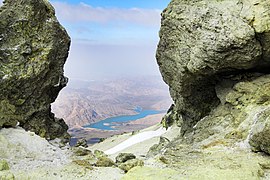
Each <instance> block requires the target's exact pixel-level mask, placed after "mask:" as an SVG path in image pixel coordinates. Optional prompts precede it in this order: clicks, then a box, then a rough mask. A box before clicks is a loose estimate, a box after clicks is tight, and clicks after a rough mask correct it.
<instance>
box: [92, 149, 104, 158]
mask: <svg viewBox="0 0 270 180" xmlns="http://www.w3.org/2000/svg"><path fill="white" fill-rule="evenodd" d="M94 155H95V156H96V157H97V158H99V157H107V154H105V153H104V152H103V151H100V150H97V149H96V150H95V151H94Z"/></svg>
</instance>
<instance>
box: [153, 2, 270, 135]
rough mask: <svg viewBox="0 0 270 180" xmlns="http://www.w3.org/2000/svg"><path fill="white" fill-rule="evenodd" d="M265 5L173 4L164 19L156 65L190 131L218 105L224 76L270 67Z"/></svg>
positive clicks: (269, 27) (269, 23) (269, 24)
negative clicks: (220, 86)
mask: <svg viewBox="0 0 270 180" xmlns="http://www.w3.org/2000/svg"><path fill="white" fill-rule="evenodd" d="M269 9H270V7H269V1H267V0H259V1H255V0H243V1H237V0H222V1H217V0H212V1H206V0H200V1H195V0H191V1H187V0H175V1H172V2H171V3H170V4H169V6H168V7H167V8H166V9H165V10H164V11H163V13H162V23H161V29H160V42H159V45H158V50H157V55H156V56H157V61H158V64H159V66H160V70H161V73H162V76H163V78H164V80H165V82H166V83H167V84H168V85H169V86H170V93H171V96H172V98H173V100H174V102H175V104H176V109H177V111H178V113H179V114H180V115H181V116H182V117H183V119H184V120H185V121H186V122H185V124H184V126H185V127H184V128H183V129H182V131H189V130H190V128H191V127H192V126H194V125H195V124H196V122H198V121H199V120H200V119H201V118H203V117H204V116H206V115H208V114H209V113H210V111H211V110H212V109H213V108H214V107H216V106H217V105H218V104H219V103H220V100H219V98H218V97H217V95H216V91H215V85H216V84H217V83H218V82H219V81H222V79H223V77H224V76H227V75H232V74H239V73H240V74H241V73H243V72H254V71H255V72H266V71H269V66H270V53H269V52H270V45H269V39H270V33H269V32H270V15H269V12H270V11H269Z"/></svg>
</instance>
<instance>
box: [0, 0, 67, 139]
mask: <svg viewBox="0 0 270 180" xmlns="http://www.w3.org/2000/svg"><path fill="white" fill-rule="evenodd" d="M0 19H1V21H0V127H13V126H15V125H16V124H17V123H18V122H19V123H20V126H22V127H23V128H25V129H26V130H31V131H34V132H35V133H36V134H38V135H40V136H42V137H46V138H47V139H53V138H56V137H61V138H68V137H69V135H68V134H67V132H66V131H67V129H68V127H67V125H66V124H65V122H64V121H63V120H62V119H57V118H55V117H54V114H53V113H52V112H51V105H50V104H51V103H52V102H54V101H55V99H56V97H57V95H58V93H59V91H60V90H61V89H62V88H63V87H65V86H66V84H67V80H68V79H67V78H66V77H64V75H63V66H64V63H65V61H66V58H67V56H68V51H69V46H70V38H69V36H68V34H67V32H66V31H65V30H64V28H63V27H62V26H61V25H60V24H59V22H58V21H57V19H56V17H55V11H54V8H53V7H52V6H51V5H50V4H49V2H48V1H47V0H16V1H14V0H6V1H5V2H4V5H3V6H2V7H1V9H0Z"/></svg>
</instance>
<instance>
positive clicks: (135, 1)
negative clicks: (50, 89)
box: [0, 0, 169, 80]
mask: <svg viewBox="0 0 270 180" xmlns="http://www.w3.org/2000/svg"><path fill="white" fill-rule="evenodd" d="M0 2H1V0H0ZM50 2H51V3H52V5H53V6H54V8H55V10H56V16H57V18H58V20H59V21H60V23H61V24H62V25H63V26H64V27H65V29H66V30H67V32H68V34H69V35H70V37H71V49H70V53H69V57H68V60H67V62H66V64H65V75H66V76H68V77H69V78H71V79H84V80H92V79H99V78H107V77H117V76H138V75H139V76H142V75H160V73H159V70H158V66H157V63H156V60H155V51H156V46H157V43H158V40H159V38H158V31H159V28H160V19H161V17H160V13H161V12H162V10H163V9H164V8H165V7H166V6H167V5H168V3H169V0H50Z"/></svg>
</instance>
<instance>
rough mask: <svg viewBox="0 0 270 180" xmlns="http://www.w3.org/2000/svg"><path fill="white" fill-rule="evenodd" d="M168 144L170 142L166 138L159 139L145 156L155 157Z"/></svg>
mask: <svg viewBox="0 0 270 180" xmlns="http://www.w3.org/2000/svg"><path fill="white" fill-rule="evenodd" d="M169 143H170V140H169V139H168V138H166V137H162V136H161V137H160V139H159V143H158V144H154V145H153V146H152V147H151V148H150V149H149V151H148V153H147V156H149V157H151V156H155V155H157V154H158V153H159V152H160V151H161V150H162V149H164V148H165V147H166V146H167V145H168V144H169Z"/></svg>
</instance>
